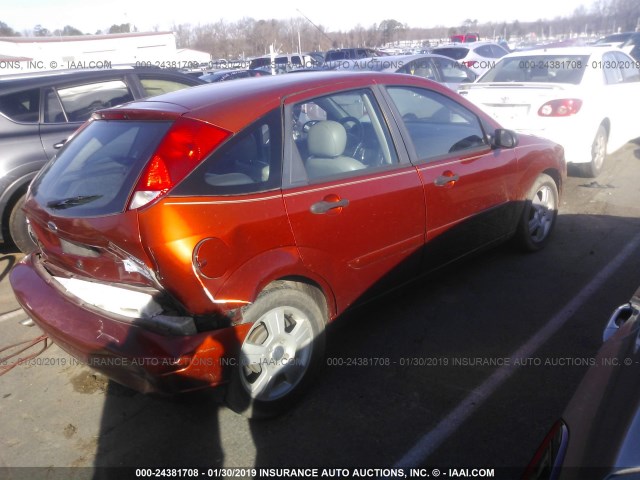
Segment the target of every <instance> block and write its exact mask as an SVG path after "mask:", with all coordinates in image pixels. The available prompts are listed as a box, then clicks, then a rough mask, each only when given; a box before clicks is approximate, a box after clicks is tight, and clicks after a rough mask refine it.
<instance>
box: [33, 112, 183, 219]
mask: <svg viewBox="0 0 640 480" xmlns="http://www.w3.org/2000/svg"><path fill="white" fill-rule="evenodd" d="M170 126H171V122H148V121H146V122H141V121H119V120H118V121H116V120H109V121H107V120H99V121H94V122H92V123H90V124H89V125H88V126H87V127H86V128H84V129H83V130H82V131H80V132H79V134H78V135H77V137H75V138H73V140H71V141H70V142H69V143H68V144H67V145H66V146H65V148H64V149H63V150H62V151H61V152H60V153H59V154H58V156H57V157H56V158H55V159H54V160H53V161H52V162H50V163H49V164H48V165H47V166H46V167H45V168H44V170H43V171H42V172H41V173H40V174H39V175H38V176H37V177H36V179H35V180H34V182H33V184H32V187H31V188H32V192H33V194H34V195H35V198H36V200H37V201H38V203H39V204H40V205H41V206H43V207H46V208H47V210H49V211H51V212H52V213H55V215H57V216H71V217H77V216H84V217H90V216H101V215H110V214H115V213H120V212H122V211H124V210H125V208H126V204H127V200H128V198H129V195H130V193H131V190H132V189H133V187H134V186H135V183H136V181H137V179H138V177H139V175H140V173H141V171H142V169H143V168H144V166H145V165H146V163H147V161H148V159H149V157H150V156H151V154H152V153H153V152H154V151H155V149H156V147H157V146H158V144H159V143H160V141H161V140H162V138H163V137H164V135H165V134H166V132H167V130H168V129H169V127H170Z"/></svg>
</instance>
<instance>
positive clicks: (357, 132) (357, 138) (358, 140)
mask: <svg viewBox="0 0 640 480" xmlns="http://www.w3.org/2000/svg"><path fill="white" fill-rule="evenodd" d="M338 122H340V124H342V126H343V127H344V129H345V130H346V132H347V146H346V148H345V155H349V156H350V157H353V158H357V153H358V151H359V150H360V149H362V140H363V139H364V128H363V126H362V123H360V120H358V119H357V118H356V117H343V118H341V119H339V120H338ZM347 150H349V151H347Z"/></svg>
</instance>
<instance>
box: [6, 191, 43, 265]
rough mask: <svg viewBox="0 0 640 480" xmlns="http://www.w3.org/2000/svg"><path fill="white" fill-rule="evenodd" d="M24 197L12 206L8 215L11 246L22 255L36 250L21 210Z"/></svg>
mask: <svg viewBox="0 0 640 480" xmlns="http://www.w3.org/2000/svg"><path fill="white" fill-rule="evenodd" d="M24 200H25V195H22V196H21V197H20V198H18V200H17V201H16V202H15V203H14V204H13V207H12V208H11V213H10V215H9V235H10V236H11V241H12V242H13V244H14V245H15V246H16V247H18V248H19V249H20V251H21V252H23V253H31V252H32V251H34V250H35V249H36V247H37V246H36V244H35V243H34V242H33V240H32V239H31V236H30V235H29V229H28V221H27V217H26V215H25V214H24V211H23V210H22V207H23V205H24Z"/></svg>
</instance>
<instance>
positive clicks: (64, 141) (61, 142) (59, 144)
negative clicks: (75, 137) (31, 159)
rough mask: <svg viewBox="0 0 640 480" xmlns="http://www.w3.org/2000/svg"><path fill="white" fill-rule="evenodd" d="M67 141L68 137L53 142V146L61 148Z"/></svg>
mask: <svg viewBox="0 0 640 480" xmlns="http://www.w3.org/2000/svg"><path fill="white" fill-rule="evenodd" d="M65 143H67V139H66V138H65V139H64V140H61V141H60V142H58V143H54V144H53V148H55V149H56V150H59V149H61V148H62V147H63V146H64V144H65Z"/></svg>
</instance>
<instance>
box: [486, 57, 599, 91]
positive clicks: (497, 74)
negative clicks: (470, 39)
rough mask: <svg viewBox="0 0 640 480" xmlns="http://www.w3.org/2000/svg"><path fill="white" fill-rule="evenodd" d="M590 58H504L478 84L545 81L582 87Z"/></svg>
mask: <svg viewBox="0 0 640 480" xmlns="http://www.w3.org/2000/svg"><path fill="white" fill-rule="evenodd" d="M588 60H589V56H588V55H531V56H517V57H508V58H503V59H501V60H500V61H499V62H498V63H497V64H496V66H495V67H494V68H492V69H491V70H489V71H488V72H487V73H486V74H485V75H484V76H483V77H481V78H480V79H479V80H478V83H487V82H536V83H539V82H543V83H570V84H573V85H578V84H579V83H580V82H581V81H582V77H583V75H584V72H585V69H586V68H587V64H588Z"/></svg>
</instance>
